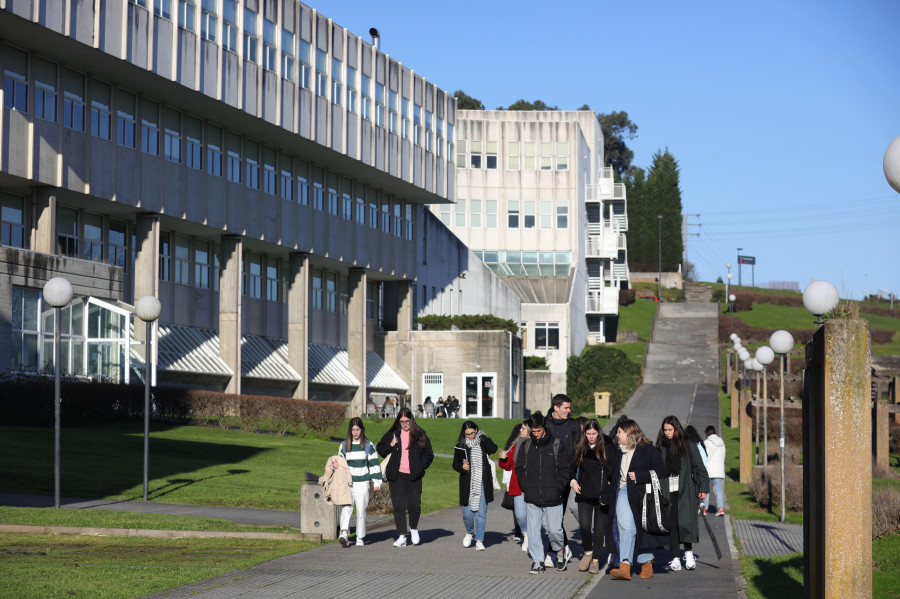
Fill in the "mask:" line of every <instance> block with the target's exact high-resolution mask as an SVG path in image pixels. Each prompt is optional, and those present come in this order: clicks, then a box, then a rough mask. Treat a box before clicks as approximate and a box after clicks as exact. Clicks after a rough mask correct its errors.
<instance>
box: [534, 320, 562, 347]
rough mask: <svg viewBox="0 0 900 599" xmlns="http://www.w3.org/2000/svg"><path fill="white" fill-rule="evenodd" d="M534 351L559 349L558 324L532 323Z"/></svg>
mask: <svg viewBox="0 0 900 599" xmlns="http://www.w3.org/2000/svg"><path fill="white" fill-rule="evenodd" d="M534 349H559V323H558V322H536V323H534Z"/></svg>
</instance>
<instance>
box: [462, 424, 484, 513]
mask: <svg viewBox="0 0 900 599" xmlns="http://www.w3.org/2000/svg"><path fill="white" fill-rule="evenodd" d="M482 436H484V433H483V432H482V431H478V434H477V435H475V438H474V439H466V447H468V448H469V509H470V510H471V511H473V512H476V511H478V508H479V507H480V506H481V480H482V468H483V464H482V463H481V462H482V457H481V456H482V455H483V452H482V451H481V437H482Z"/></svg>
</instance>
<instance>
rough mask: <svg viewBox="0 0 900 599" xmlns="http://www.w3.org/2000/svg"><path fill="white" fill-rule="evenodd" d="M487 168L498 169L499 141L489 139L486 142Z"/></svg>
mask: <svg viewBox="0 0 900 599" xmlns="http://www.w3.org/2000/svg"><path fill="white" fill-rule="evenodd" d="M485 145H486V148H485V149H486V150H487V152H486V155H485V168H488V169H490V170H497V145H498V144H497V142H496V141H489V142H487V143H486V144H485Z"/></svg>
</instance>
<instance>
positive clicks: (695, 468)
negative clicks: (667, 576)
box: [656, 416, 709, 572]
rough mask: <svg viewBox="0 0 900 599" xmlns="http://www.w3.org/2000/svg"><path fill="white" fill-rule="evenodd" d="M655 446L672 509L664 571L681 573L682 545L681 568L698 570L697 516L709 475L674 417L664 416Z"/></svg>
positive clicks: (698, 527) (694, 445) (697, 450)
mask: <svg viewBox="0 0 900 599" xmlns="http://www.w3.org/2000/svg"><path fill="white" fill-rule="evenodd" d="M656 447H657V449H659V450H660V452H661V453H662V457H663V462H664V463H665V466H666V472H667V473H668V474H669V480H668V482H667V483H665V482H664V483H662V487H663V493H665V492H666V491H668V493H669V505H670V506H671V509H672V532H671V535H670V537H669V539H670V540H669V548H670V549H671V551H672V561H671V562H669V564H668V565H667V566H666V569H667V570H671V571H673V572H677V571H678V570H681V559H679V557H678V550H679V545H684V568H685V569H686V570H693V569H695V568H696V567H697V560H696V559H694V551H693V549H694V543H696V542H697V541H699V540H700V523H699V520H697V513H698V511H699V509H700V501H701V500H702V499H704V498H706V495H707V493H709V475H708V474H707V473H706V467H705V466H704V465H703V459H702V458H701V457H700V450H699V449H698V448H697V444H696V443H694V442H692V441H690V440H688V439H687V438H686V437H685V434H684V429H683V428H682V427H681V422H679V421H678V418H676V417H675V416H666V418H665V419H664V420H663V422H662V428H660V430H659V435H658V436H657V438H656Z"/></svg>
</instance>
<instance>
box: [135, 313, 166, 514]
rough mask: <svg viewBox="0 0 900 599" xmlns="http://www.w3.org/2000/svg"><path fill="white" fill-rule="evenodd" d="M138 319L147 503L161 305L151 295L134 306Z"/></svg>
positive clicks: (145, 498)
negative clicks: (142, 335) (142, 326)
mask: <svg viewBox="0 0 900 599" xmlns="http://www.w3.org/2000/svg"><path fill="white" fill-rule="evenodd" d="M134 309H135V312H136V313H137V315H138V318H140V319H141V320H143V321H144V322H145V323H147V337H146V340H145V342H144V501H147V486H148V479H149V471H150V375H151V369H150V364H151V362H153V352H152V351H151V349H152V340H153V321H155V320H156V319H157V318H159V313H160V311H161V310H162V305H161V304H160V303H159V300H158V299H156V298H155V297H153V296H152V295H145V296H144V297H142V298H141V299H139V300H138V301H137V303H136V304H135V306H134Z"/></svg>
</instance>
